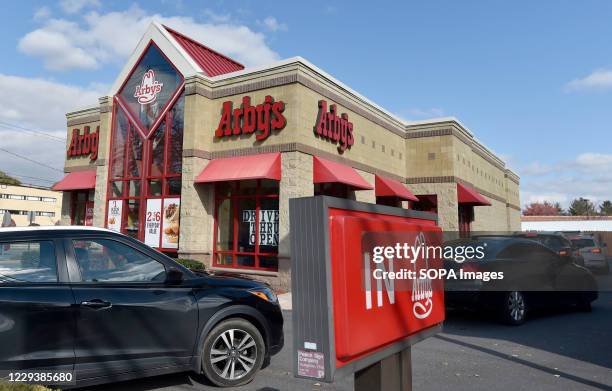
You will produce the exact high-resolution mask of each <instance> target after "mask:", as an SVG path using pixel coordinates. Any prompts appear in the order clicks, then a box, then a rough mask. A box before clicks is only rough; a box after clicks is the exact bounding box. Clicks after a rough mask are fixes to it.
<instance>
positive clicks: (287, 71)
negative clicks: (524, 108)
mask: <svg viewBox="0 0 612 391" xmlns="http://www.w3.org/2000/svg"><path fill="white" fill-rule="evenodd" d="M371 76H372V75H368V77H371ZM67 132H68V142H67V145H66V150H67V154H66V156H67V158H66V163H65V167H64V169H65V171H66V173H67V174H66V176H65V177H64V179H62V180H61V181H60V182H58V183H57V184H56V185H55V186H54V189H55V190H61V191H63V192H64V198H63V207H62V223H64V224H89V223H91V224H93V225H95V226H101V227H107V228H109V229H113V230H117V231H120V232H123V233H125V234H126V235H130V236H132V237H134V238H136V239H139V240H141V241H143V242H145V243H147V244H149V245H151V246H152V247H155V248H157V249H159V250H161V251H164V252H166V253H168V254H169V255H171V256H180V257H188V258H193V259H199V260H202V261H203V262H205V263H206V264H207V267H209V268H212V269H217V270H226V271H227V270H230V271H240V272H241V273H253V274H258V275H259V276H260V277H262V276H263V277H264V278H269V280H270V282H271V283H272V284H273V285H275V286H281V287H283V288H288V287H289V286H290V283H289V278H290V267H291V259H290V254H291V252H290V248H289V234H290V233H289V215H288V214H289V207H288V205H289V199H291V198H294V197H306V196H312V195H317V194H323V195H331V196H335V197H343V198H349V199H355V200H358V201H364V202H371V203H378V204H385V205H393V206H402V207H409V208H413V209H417V210H424V211H431V212H435V213H438V216H439V224H440V226H441V227H442V228H443V229H445V230H447V231H461V232H464V233H467V232H469V231H470V230H495V231H501V230H518V229H520V207H519V205H520V202H519V178H518V177H517V175H516V174H514V173H513V172H512V171H511V170H509V169H508V168H507V167H505V164H504V162H503V161H502V160H501V159H500V158H499V157H498V156H496V155H495V154H494V153H493V152H491V151H490V150H489V149H487V148H486V147H485V146H484V145H483V144H482V143H480V142H479V141H478V140H477V139H476V138H475V137H474V135H473V134H472V133H471V132H470V131H469V130H468V129H467V128H466V127H465V126H463V125H462V124H461V123H460V122H459V121H458V120H456V119H455V118H442V119H437V120H430V121H419V122H405V121H403V120H402V119H400V118H398V117H396V116H394V115H393V114H392V113H390V112H389V111H387V110H385V109H383V108H381V107H380V106H378V105H376V104H375V103H373V102H372V101H370V100H368V99H367V98H366V97H364V96H362V95H360V94H359V93H357V92H355V91H354V90H353V89H351V88H350V87H349V86H346V85H344V84H343V83H341V82H340V81H338V80H337V79H335V78H334V77H332V76H331V75H329V74H327V73H325V72H324V71H322V70H321V69H319V68H317V67H316V66H314V65H312V64H311V63H309V62H308V61H306V60H304V59H303V58H300V57H295V58H291V59H287V60H283V61H279V62H276V63H273V64H270V65H268V66H263V67H257V68H252V69H248V68H247V69H245V68H244V67H243V66H242V65H241V64H239V63H237V62H236V61H234V60H232V59H230V58H228V57H226V56H224V55H222V54H219V53H217V52H215V51H213V50H211V49H210V48H208V47H206V46H204V45H202V44H200V43H198V42H196V41H194V40H192V39H190V38H188V37H186V36H184V35H183V34H181V33H179V32H177V31H174V30H172V29H170V28H168V27H165V26H162V25H160V24H157V23H153V24H152V25H151V26H150V27H149V29H148V30H147V31H146V33H145V35H144V37H143V38H142V39H141V41H140V43H139V44H138V46H137V48H136V50H135V51H134V53H133V54H132V56H131V57H130V58H129V59H128V61H127V63H126V65H125V67H124V68H123V70H122V71H121V73H120V74H119V76H118V78H117V80H116V81H115V83H114V84H113V86H112V87H111V90H110V92H109V95H108V96H104V97H101V98H100V101H99V105H96V106H94V107H90V108H84V109H81V110H77V111H73V112H70V113H68V114H67ZM88 210H91V211H93V213H92V214H93V216H91V215H86V214H87V211H88Z"/></svg>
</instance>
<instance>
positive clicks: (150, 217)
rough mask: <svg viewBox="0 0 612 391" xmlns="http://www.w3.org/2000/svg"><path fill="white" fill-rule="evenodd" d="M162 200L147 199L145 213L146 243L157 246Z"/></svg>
mask: <svg viewBox="0 0 612 391" xmlns="http://www.w3.org/2000/svg"><path fill="white" fill-rule="evenodd" d="M161 209H162V200H161V199H160V198H152V199H148V200H147V213H146V215H145V239H144V242H145V244H146V245H148V246H151V247H159V238H160V235H161V223H162V218H161V216H162V213H161V212H162V210H161Z"/></svg>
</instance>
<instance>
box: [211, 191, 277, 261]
mask: <svg viewBox="0 0 612 391" xmlns="http://www.w3.org/2000/svg"><path fill="white" fill-rule="evenodd" d="M278 193H279V184H278V181H274V180H268V179H258V180H247V181H235V182H218V183H217V184H216V185H215V235H214V236H215V238H214V240H215V248H214V253H213V265H214V266H217V267H228V268H242V269H259V270H269V271H276V270H278V242H279V230H278V229H279V213H278Z"/></svg>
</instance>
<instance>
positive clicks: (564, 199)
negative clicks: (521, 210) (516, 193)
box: [521, 191, 569, 205]
mask: <svg viewBox="0 0 612 391" xmlns="http://www.w3.org/2000/svg"><path fill="white" fill-rule="evenodd" d="M521 199H522V201H523V204H524V205H529V204H531V203H532V202H544V201H547V202H550V203H553V204H554V203H555V202H558V203H560V204H562V205H564V204H567V203H568V201H569V197H568V195H567V194H564V193H533V192H530V191H523V192H522V193H521Z"/></svg>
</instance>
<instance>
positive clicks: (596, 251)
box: [591, 247, 601, 254]
mask: <svg viewBox="0 0 612 391" xmlns="http://www.w3.org/2000/svg"><path fill="white" fill-rule="evenodd" d="M591 252H592V253H593V254H601V249H600V248H599V247H595V248H594V249H592V250H591Z"/></svg>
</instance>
